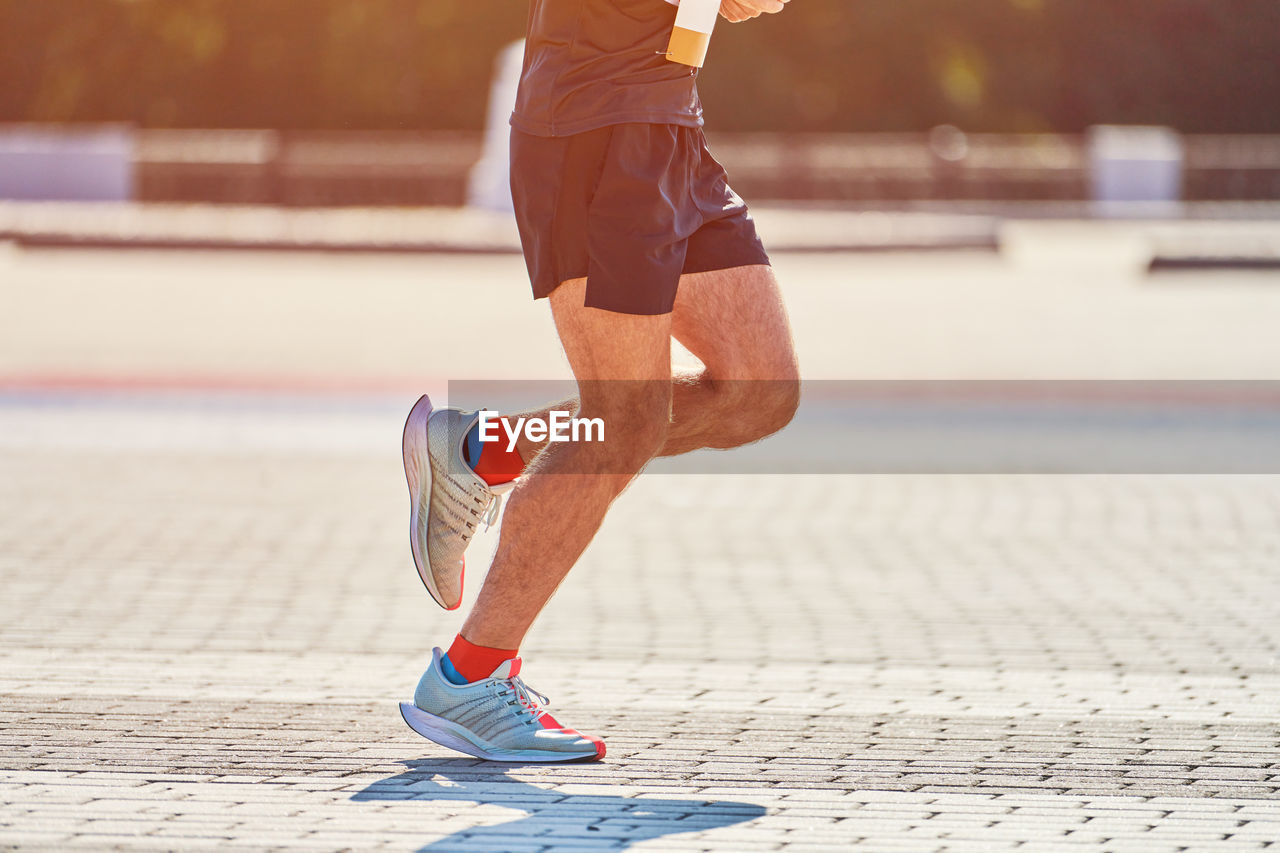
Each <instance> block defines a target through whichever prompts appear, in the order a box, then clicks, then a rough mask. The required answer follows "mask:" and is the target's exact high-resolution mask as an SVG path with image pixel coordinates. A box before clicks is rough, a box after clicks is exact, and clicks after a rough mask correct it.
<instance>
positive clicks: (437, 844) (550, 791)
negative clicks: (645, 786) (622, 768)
mask: <svg viewBox="0 0 1280 853" xmlns="http://www.w3.org/2000/svg"><path fill="white" fill-rule="evenodd" d="M404 764H405V765H406V766H408V768H409V769H408V770H407V771H406V772H404V773H400V774H398V775H396V776H391V777H388V778H386V779H382V780H380V781H377V782H374V783H372V784H371V785H369V786H368V787H367V788H365V789H364V790H363V791H360V792H358V793H356V794H355V795H354V796H353V797H352V798H351V799H353V800H356V801H361V802H369V801H376V800H381V801H389V800H462V801H466V802H476V803H482V804H489V805H499V806H503V807H504V808H511V809H520V810H523V811H525V812H528V814H527V815H526V816H525V817H522V818H518V819H516V820H512V821H508V822H506V823H499V824H495V825H492V826H475V827H468V828H467V829H464V830H460V831H459V832H456V833H454V834H453V835H449V836H446V837H445V838H442V839H440V840H439V841H434V842H432V843H430V844H427V845H426V846H424V847H421V848H419V851H420V853H421V851H428V850H430V851H444V850H462V849H466V850H519V849H525V848H538V847H544V846H545V847H550V846H555V845H558V844H567V845H572V846H575V847H582V846H583V844H584V842H593V843H592V845H591V846H592V847H594V848H598V849H600V848H603V849H612V850H625V849H626V848H628V847H630V846H631V845H632V844H636V843H638V842H640V841H648V840H650V839H653V838H661V837H663V836H666V835H674V834H677V833H681V832H698V831H701V830H707V829H716V828H718V827H723V826H732V825H733V824H736V823H742V822H744V821H748V820H754V819H755V818H758V817H760V816H761V815H763V814H764V813H765V809H764V807H763V806H758V805H755V804H754V803H741V802H733V801H728V800H688V799H654V798H643V799H640V798H635V797H619V796H602V795H597V794H585V795H584V794H562V793H558V792H557V791H556V790H555V788H540V787H538V786H537V785H533V784H530V783H528V782H523V781H520V780H518V779H512V778H511V777H509V776H508V775H507V773H508V772H509V771H510V770H512V769H515V768H516V767H519V766H520V765H486V764H478V763H477V762H476V761H474V760H471V759H464V758H451V759H437V760H421V761H406V762H404ZM538 766H545V765H538Z"/></svg>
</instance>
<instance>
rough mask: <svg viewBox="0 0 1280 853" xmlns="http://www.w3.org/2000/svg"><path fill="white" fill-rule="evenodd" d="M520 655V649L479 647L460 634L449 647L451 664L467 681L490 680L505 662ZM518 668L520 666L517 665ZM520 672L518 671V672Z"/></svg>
mask: <svg viewBox="0 0 1280 853" xmlns="http://www.w3.org/2000/svg"><path fill="white" fill-rule="evenodd" d="M517 654H519V649H494V648H490V647H488V646H477V645H476V644H475V643H472V642H469V641H468V640H467V639H466V638H465V637H463V636H462V635H461V634H459V635H458V636H457V637H455V638H454V641H453V645H451V646H450V647H449V651H448V655H449V662H450V663H452V664H453V668H454V669H456V670H457V671H458V674H459V675H461V676H462V677H463V678H465V679H466V680H467V681H479V680H480V679H482V678H488V677H489V676H490V675H492V674H493V671H494V670H495V669H497V668H498V666H499V665H500V664H502V663H503V662H504V661H509V660H511V659H512V658H514V657H516V655H517ZM517 666H518V664H517ZM517 671H518V670H517Z"/></svg>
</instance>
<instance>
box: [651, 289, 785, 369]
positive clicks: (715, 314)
mask: <svg viewBox="0 0 1280 853" xmlns="http://www.w3.org/2000/svg"><path fill="white" fill-rule="evenodd" d="M671 332H672V334H673V335H674V336H675V338H676V340H678V341H680V343H682V344H684V345H685V346H686V347H688V349H689V351H690V352H692V353H693V354H694V355H696V356H697V357H698V358H699V359H701V361H702V363H703V364H704V365H706V367H707V370H708V371H709V372H710V374H711V377H712V378H713V379H781V380H794V379H796V378H798V376H799V369H798V367H797V364H796V355H795V347H794V344H793V343H792V339H791V326H790V324H789V323H788V322H787V312H786V309H785V308H784V307H783V304H782V295H781V293H780V292H779V289H778V282H777V279H776V278H775V277H774V274H773V268H772V267H770V266H767V265H754V266H745V267H734V268H732V269H722V270H713V271H710V272H700V273H689V274H686V275H684V276H682V277H681V279H680V289H679V290H678V291H677V293H676V303H675V308H674V310H673V311H672V314H671Z"/></svg>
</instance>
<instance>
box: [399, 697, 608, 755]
mask: <svg viewBox="0 0 1280 853" xmlns="http://www.w3.org/2000/svg"><path fill="white" fill-rule="evenodd" d="M400 716H402V717H404V721H405V722H406V723H408V724H409V728H411V729H413V730H414V731H415V732H417V733H418V734H420V735H422V736H423V737H424V738H426V739H427V740H429V741H432V742H434V743H438V744H440V745H441V746H444V747H448V748H449V749H452V750H456V751H458V752H462V753H466V754H467V755H470V756H473V757H475V758H482V759H484V760H485V761H513V762H524V763H538V764H550V763H552V762H557V763H562V762H566V761H595V760H597V759H600V758H603V757H604V756H603V755H602V754H601V752H599V751H593V752H591V753H590V754H584V755H573V754H568V755H566V754H565V753H563V752H547V751H545V750H535V749H496V748H493V747H490V746H488V745H486V744H483V743H480V742H479V741H478V739H477V738H476V737H475V736H474V735H472V734H471V733H470V732H468V731H467V730H466V729H464V728H463V727H462V726H460V725H458V724H457V723H452V722H450V721H449V720H446V719H444V718H443V717H437V716H436V715H435V714H428V713H427V712H426V711H424V710H422V709H421V708H419V707H418V706H417V705H415V704H413V703H412V702H401V703H400Z"/></svg>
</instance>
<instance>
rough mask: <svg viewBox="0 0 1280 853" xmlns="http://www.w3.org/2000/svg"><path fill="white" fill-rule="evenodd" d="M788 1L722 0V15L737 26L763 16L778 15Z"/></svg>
mask: <svg viewBox="0 0 1280 853" xmlns="http://www.w3.org/2000/svg"><path fill="white" fill-rule="evenodd" d="M787 2H788V0H721V2H720V15H721V17H723V18H724V19H725V20H726V21H729V22H730V23H732V24H737V23H739V22H741V21H749V20H751V19H752V18H758V17H760V16H761V15H776V14H778V13H779V12H781V11H782V9H783V7H784V6H786V5H787Z"/></svg>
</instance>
